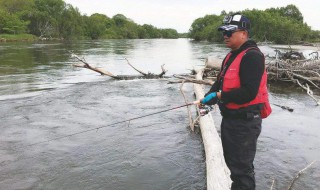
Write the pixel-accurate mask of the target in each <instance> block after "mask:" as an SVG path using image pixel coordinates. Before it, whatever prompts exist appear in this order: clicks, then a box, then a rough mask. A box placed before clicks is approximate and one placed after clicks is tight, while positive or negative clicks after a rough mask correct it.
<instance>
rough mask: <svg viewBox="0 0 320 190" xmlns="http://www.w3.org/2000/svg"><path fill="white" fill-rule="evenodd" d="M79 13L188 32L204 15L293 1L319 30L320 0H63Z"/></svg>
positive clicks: (262, 7) (281, 5) (282, 4)
mask: <svg viewBox="0 0 320 190" xmlns="http://www.w3.org/2000/svg"><path fill="white" fill-rule="evenodd" d="M64 1H65V2H66V3H68V4H71V5H72V6H73V7H77V8H78V9H79V11H80V12H81V13H82V14H86V15H88V16H90V15H91V14H93V13H100V14H104V15H107V16H108V17H112V16H114V15H116V14H123V15H124V16H126V17H127V18H130V19H132V20H133V21H134V22H135V23H137V24H140V25H142V24H151V25H153V26H155V27H157V28H173V29H176V30H177V31H178V32H179V33H184V32H188V31H189V29H190V26H191V24H192V22H193V21H194V20H195V19H197V18H200V17H204V16H205V15H210V14H216V15H220V13H221V11H223V10H225V11H226V12H229V11H241V10H245V9H249V10H251V9H259V10H265V9H267V8H271V7H273V8H276V7H285V6H287V5H289V4H294V5H295V6H297V7H298V9H299V10H300V12H301V13H302V15H303V18H304V22H306V23H307V24H308V25H309V26H311V29H312V30H320V21H319V17H320V11H319V10H320V1H319V0H229V1H228V0H157V1H156V0H64ZM252 24H254V23H252Z"/></svg>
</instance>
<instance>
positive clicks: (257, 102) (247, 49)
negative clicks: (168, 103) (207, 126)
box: [194, 13, 271, 190]
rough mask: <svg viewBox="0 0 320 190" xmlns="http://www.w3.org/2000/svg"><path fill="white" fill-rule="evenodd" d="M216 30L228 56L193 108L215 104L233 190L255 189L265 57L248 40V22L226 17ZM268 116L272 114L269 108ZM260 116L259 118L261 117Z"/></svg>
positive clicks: (264, 99)
mask: <svg viewBox="0 0 320 190" xmlns="http://www.w3.org/2000/svg"><path fill="white" fill-rule="evenodd" d="M223 23H224V24H223V25H222V26H220V27H219V28H218V31H221V32H222V34H223V37H224V42H225V44H226V46H227V47H229V48H231V52H230V53H228V55H227V56H226V57H225V58H224V60H223V62H222V66H221V71H220V73H219V75H218V78H217V81H216V82H215V83H214V84H213V85H212V87H211V89H210V91H209V92H208V93H207V94H206V95H205V97H204V98H203V99H201V100H197V101H195V102H194V103H195V104H200V103H201V104H208V105H214V104H216V103H218V105H219V108H220V111H221V115H222V117H223V118H222V122H221V141H222V146H223V151H224V157H225V161H226V164H227V166H228V168H229V169H230V171H231V176H230V177H231V180H232V187H231V189H232V190H253V189H255V186H256V185H255V177H254V166H253V161H254V157H255V154H256V145H257V139H258V136H259V135H260V132H261V123H262V118H261V116H263V117H266V115H264V114H263V113H264V112H262V111H265V109H263V108H265V107H264V105H265V104H266V105H269V103H268V92H267V86H266V83H267V74H266V71H265V64H264V55H263V54H262V53H261V52H260V50H259V48H258V47H257V44H256V43H255V42H254V41H252V40H250V39H249V36H250V21H249V19H248V18H247V17H245V16H243V15H241V14H239V13H236V14H234V15H230V16H226V17H225V18H224V20H223ZM268 108H269V110H267V112H268V113H267V114H270V113H271V109H270V107H268ZM260 113H262V115H261V114H260Z"/></svg>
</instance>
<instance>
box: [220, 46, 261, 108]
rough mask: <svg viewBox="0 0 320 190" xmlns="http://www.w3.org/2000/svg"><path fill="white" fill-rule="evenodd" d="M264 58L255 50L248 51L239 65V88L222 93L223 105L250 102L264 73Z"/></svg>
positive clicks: (255, 94)
mask: <svg viewBox="0 0 320 190" xmlns="http://www.w3.org/2000/svg"><path fill="white" fill-rule="evenodd" d="M264 69H265V66H264V56H263V54H262V53H261V52H259V51H257V50H249V51H248V52H247V53H246V54H245V55H244V56H243V58H242V60H241V63H240V71H239V72H240V73H239V75H240V85H241V86H240V88H238V89H235V90H232V91H229V92H222V93H221V99H222V101H223V102H224V103H229V102H233V103H236V104H244V103H248V102H250V101H252V100H253V99H254V98H255V97H256V96H257V94H258V90H259V86H260V82H261V78H262V75H263V72H264Z"/></svg>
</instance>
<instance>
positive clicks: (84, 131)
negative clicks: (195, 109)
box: [25, 103, 193, 147]
mask: <svg viewBox="0 0 320 190" xmlns="http://www.w3.org/2000/svg"><path fill="white" fill-rule="evenodd" d="M190 105H193V103H188V104H185V105H181V106H177V107H174V108H169V109H165V110H162V111H158V112H154V113H150V114H147V115H142V116H139V117H134V118H131V119H127V120H123V121H118V122H115V123H111V124H108V125H104V126H101V127H96V128H92V129H88V130H83V131H79V132H77V133H72V134H69V135H65V136H61V137H57V138H53V139H48V140H45V141H40V142H36V143H33V144H29V145H26V146H25V147H30V146H34V145H38V144H42V143H47V142H51V141H55V140H59V139H63V138H67V137H71V136H75V135H79V134H82V133H87V132H90V131H94V130H99V129H102V128H105V127H109V126H112V125H117V124H120V123H125V122H130V121H132V120H136V119H140V118H143V117H148V116H151V115H156V114H159V113H163V112H167V111H171V110H175V109H179V108H183V107H186V106H190Z"/></svg>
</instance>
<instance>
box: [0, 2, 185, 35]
mask: <svg viewBox="0 0 320 190" xmlns="http://www.w3.org/2000/svg"><path fill="white" fill-rule="evenodd" d="M18 33H28V34H33V35H36V36H38V37H41V38H63V39H81V38H90V39H101V38H104V39H122V38H123V39H136V38H178V37H179V36H178V32H177V31H176V30H174V29H158V28H156V27H154V26H152V25H142V26H141V25H138V24H136V23H135V22H133V21H132V20H131V19H129V18H127V17H125V16H124V15H122V14H117V15H114V16H113V17H112V18H110V17H108V16H106V15H103V14H98V13H95V14H92V15H91V16H87V15H81V13H80V12H79V10H78V9H77V8H75V7H73V6H72V5H70V4H66V3H65V2H64V1H63V0H10V1H8V0H0V34H18Z"/></svg>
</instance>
